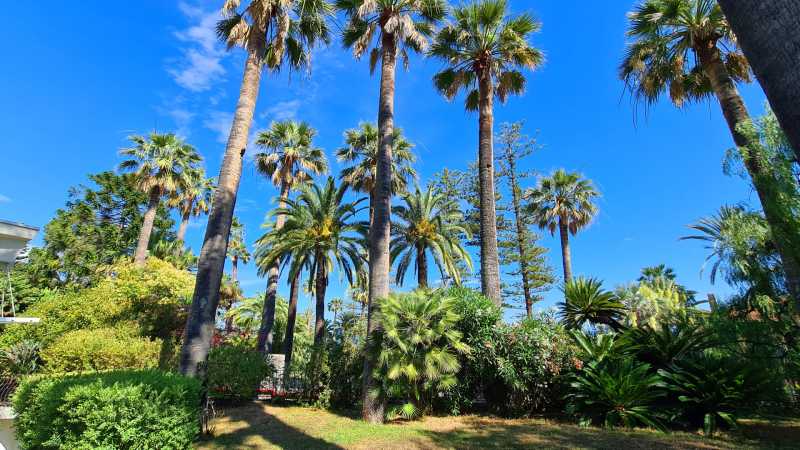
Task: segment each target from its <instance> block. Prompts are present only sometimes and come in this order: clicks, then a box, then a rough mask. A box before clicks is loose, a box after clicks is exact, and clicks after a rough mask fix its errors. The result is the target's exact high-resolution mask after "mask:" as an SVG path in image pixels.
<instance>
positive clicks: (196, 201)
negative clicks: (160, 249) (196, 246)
mask: <svg viewBox="0 0 800 450" xmlns="http://www.w3.org/2000/svg"><path fill="white" fill-rule="evenodd" d="M187 175H188V179H187V183H186V184H185V185H183V186H181V190H180V192H178V194H177V195H175V196H173V197H170V199H169V206H171V207H173V208H178V212H179V213H180V215H181V223H180V225H179V226H178V236H177V239H176V240H177V241H180V242H184V240H185V238H186V230H187V228H188V226H189V219H191V218H192V217H197V216H199V215H200V214H208V210H209V209H210V208H211V195H212V194H213V192H214V179H213V178H206V177H205V171H204V170H203V169H200V168H198V169H197V170H193V171H191V172H188V173H187Z"/></svg>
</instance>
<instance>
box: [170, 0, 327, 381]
mask: <svg viewBox="0 0 800 450" xmlns="http://www.w3.org/2000/svg"><path fill="white" fill-rule="evenodd" d="M242 3H243V2H242V1H241V0H225V3H224V5H223V8H222V11H223V14H224V15H225V18H224V19H223V20H221V21H220V22H219V23H218V25H217V34H218V35H219V37H220V39H222V40H224V41H225V42H226V44H227V46H228V48H229V49H230V48H232V47H236V46H239V47H243V48H245V49H246V51H247V59H246V61H245V68H244V76H243V79H242V84H241V88H240V91H239V99H238V102H237V104H236V111H235V113H234V116H233V123H232V124H231V132H230V135H229V136H228V143H227V145H226V146H225V156H224V157H223V160H222V165H221V167H220V175H219V184H218V186H217V189H216V192H215V193H214V201H213V206H212V208H211V214H209V217H208V225H207V226H206V234H205V237H204V239H203V247H202V249H201V251H200V259H199V261H198V264H197V281H196V283H195V290H194V295H193V297H192V306H191V312H190V314H189V315H188V317H189V318H188V320H187V322H186V332H185V339H184V344H183V348H182V349H181V359H180V371H181V373H183V374H184V375H189V376H194V375H195V374H196V373H197V365H198V364H199V363H200V362H202V361H205V359H206V356H207V355H208V349H209V346H210V345H211V337H212V335H213V330H214V320H215V316H216V310H217V305H218V303H219V296H218V291H219V289H218V288H219V283H220V282H221V280H222V274H223V270H224V266H225V251H226V248H227V239H228V234H229V233H230V228H231V221H232V219H233V208H234V205H235V204H236V194H237V192H238V190H239V181H240V179H241V177H242V159H243V157H244V153H245V149H246V147H247V140H248V138H249V135H250V126H251V125H252V122H253V112H254V111H255V107H256V100H257V99H258V90H259V86H260V82H261V71H262V69H263V67H264V66H265V65H266V66H267V67H269V68H270V69H272V70H274V71H277V70H279V69H281V68H282V67H284V66H288V67H289V68H290V69H299V68H302V67H306V66H307V65H308V62H309V60H310V54H311V53H310V52H311V49H312V48H313V47H314V46H315V45H316V44H317V42H319V41H322V42H326V43H327V42H328V41H329V40H330V38H329V31H328V26H327V24H326V21H325V16H326V15H327V14H329V13H330V12H331V7H330V5H329V4H328V3H326V2H325V0H302V1H300V0H250V1H249V2H247V4H246V5H244V6H243V5H242ZM240 7H241V8H240Z"/></svg>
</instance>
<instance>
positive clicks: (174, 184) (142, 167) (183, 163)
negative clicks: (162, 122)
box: [119, 132, 201, 267]
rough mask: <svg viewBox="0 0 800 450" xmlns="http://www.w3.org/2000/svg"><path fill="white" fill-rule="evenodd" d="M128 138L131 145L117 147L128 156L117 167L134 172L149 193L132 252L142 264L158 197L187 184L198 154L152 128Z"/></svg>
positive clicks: (139, 264)
mask: <svg viewBox="0 0 800 450" xmlns="http://www.w3.org/2000/svg"><path fill="white" fill-rule="evenodd" d="M129 139H130V140H131V142H132V143H133V144H134V146H133V147H129V148H125V149H122V150H121V151H120V154H121V155H122V156H124V157H126V158H128V159H126V160H125V161H123V162H121V163H120V165H119V168H120V169H121V170H125V171H131V172H133V173H134V174H135V175H136V177H137V178H138V182H139V187H140V188H141V189H142V190H143V191H145V192H147V193H148V194H149V195H150V200H149V202H148V204H147V210H146V211H145V213H144V220H143V222H142V228H141V230H140V231H139V240H138V241H137V243H136V252H135V253H134V255H133V259H134V262H135V263H136V265H137V266H139V267H144V263H145V259H146V258H147V248H148V245H149V244H150V235H151V234H152V232H153V221H154V220H155V217H156V211H157V210H158V205H159V204H160V203H161V197H162V196H164V195H168V194H174V193H176V192H178V191H180V190H181V189H182V187H183V186H185V185H187V184H189V183H190V180H191V177H192V174H193V172H194V171H195V170H197V167H196V166H197V164H198V163H200V161H201V158H200V155H199V154H198V153H197V151H196V150H195V149H194V147H192V146H191V145H188V144H186V143H184V142H183V141H182V140H181V139H180V138H179V137H177V136H176V135H174V134H172V133H169V134H158V133H155V132H154V133H150V135H149V136H148V137H145V136H131V137H130V138H129Z"/></svg>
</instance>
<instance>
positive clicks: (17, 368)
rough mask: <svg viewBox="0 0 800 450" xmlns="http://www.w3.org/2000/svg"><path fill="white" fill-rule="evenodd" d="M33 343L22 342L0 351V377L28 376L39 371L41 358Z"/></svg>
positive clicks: (37, 346)
mask: <svg viewBox="0 0 800 450" xmlns="http://www.w3.org/2000/svg"><path fill="white" fill-rule="evenodd" d="M39 351H40V346H39V343H38V342H35V341H22V342H19V343H17V344H14V345H12V346H11V347H9V348H7V349H5V350H0V375H12V376H20V375H30V374H32V373H34V372H36V371H38V370H39V367H40V366H41V362H42V358H41V356H40V354H39Z"/></svg>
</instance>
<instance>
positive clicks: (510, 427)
mask: <svg viewBox="0 0 800 450" xmlns="http://www.w3.org/2000/svg"><path fill="white" fill-rule="evenodd" d="M212 426H213V438H210V439H209V440H206V441H204V442H201V443H200V444H199V445H198V446H197V448H198V450H216V449H272V448H288V449H450V448H457V449H468V448H475V449H488V448H496V449H514V448H609V449H633V448H642V449H654V448H701V449H725V448H737V449H738V448H796V446H797V442H800V419H786V418H771V419H770V418H763V419H749V420H743V421H742V422H741V426H740V429H739V430H738V431H736V432H731V433H727V434H722V435H720V436H718V437H715V438H713V439H710V438H705V437H703V436H701V435H699V434H691V433H670V434H664V433H659V432H655V431H649V430H637V431H607V430H600V429H594V428H590V429H587V428H580V427H578V426H575V425H572V424H565V423H561V422H556V421H551V420H545V419H515V420H508V419H499V418H493V417H485V416H461V417H428V418H425V419H424V420H421V421H418V422H412V423H399V424H387V425H369V424H366V423H364V422H361V421H359V420H357V418H356V417H355V416H352V415H351V416H348V415H341V414H336V413H331V412H328V411H322V410H316V409H311V408H301V407H279V406H272V405H266V404H261V403H251V404H248V405H245V406H241V407H235V408H229V409H222V410H220V411H218V418H217V419H216V420H215V421H214V422H213V424H212Z"/></svg>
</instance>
